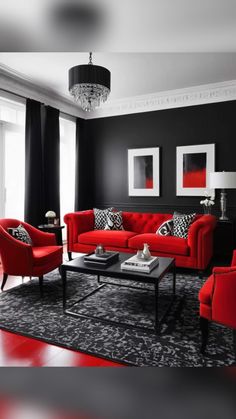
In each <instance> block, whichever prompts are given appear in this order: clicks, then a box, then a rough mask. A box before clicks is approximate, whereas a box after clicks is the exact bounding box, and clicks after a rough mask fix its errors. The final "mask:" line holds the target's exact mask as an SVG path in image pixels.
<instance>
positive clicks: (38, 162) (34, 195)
mask: <svg viewBox="0 0 236 419" xmlns="http://www.w3.org/2000/svg"><path fill="white" fill-rule="evenodd" d="M41 123H42V120H41V103H40V102H37V101H35V100H32V99H27V101H26V126H25V221H26V222H27V223H29V224H32V225H34V226H37V225H38V224H41V223H43V222H44V221H45V219H44V213H43V212H42V208H43V209H44V188H43V183H44V182H43V154H42V129H41Z"/></svg>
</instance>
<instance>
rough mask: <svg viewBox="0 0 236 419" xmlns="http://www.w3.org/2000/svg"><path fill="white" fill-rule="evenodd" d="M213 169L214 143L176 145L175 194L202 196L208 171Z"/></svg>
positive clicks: (208, 191) (209, 190)
mask: <svg viewBox="0 0 236 419" xmlns="http://www.w3.org/2000/svg"><path fill="white" fill-rule="evenodd" d="M214 171H215V144H201V145H191V146H180V147H176V195H177V196H203V195H204V193H205V192H206V191H207V193H208V194H209V195H211V196H212V197H214V196H215V190H214V189H210V188H209V173H211V172H214Z"/></svg>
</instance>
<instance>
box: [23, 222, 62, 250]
mask: <svg viewBox="0 0 236 419" xmlns="http://www.w3.org/2000/svg"><path fill="white" fill-rule="evenodd" d="M21 224H22V225H23V226H24V227H25V229H26V230H27V231H28V233H29V235H30V237H31V239H32V242H33V246H56V244H57V243H56V237H55V234H54V233H45V232H44V231H41V230H39V229H38V228H35V227H33V226H32V225H30V224H28V223H25V222H22V223H21Z"/></svg>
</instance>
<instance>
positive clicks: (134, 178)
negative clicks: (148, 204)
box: [128, 147, 160, 196]
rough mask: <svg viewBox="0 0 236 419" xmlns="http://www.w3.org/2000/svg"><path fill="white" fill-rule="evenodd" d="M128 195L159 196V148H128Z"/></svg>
mask: <svg viewBox="0 0 236 419" xmlns="http://www.w3.org/2000/svg"><path fill="white" fill-rule="evenodd" d="M128 191H129V196H160V148H159V147H150V148H134V149H129V150H128Z"/></svg>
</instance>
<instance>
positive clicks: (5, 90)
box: [0, 87, 79, 118]
mask: <svg viewBox="0 0 236 419" xmlns="http://www.w3.org/2000/svg"><path fill="white" fill-rule="evenodd" d="M0 91H2V92H6V93H10V94H11V95H13V96H18V97H20V98H21V99H31V98H29V97H27V96H23V95H21V94H19V93H13V92H11V90H7V89H3V88H2V87H1V88H0ZM32 100H35V99H32ZM38 102H39V101H38ZM40 103H42V102H40ZM42 105H45V103H42ZM45 106H50V105H45ZM59 112H60V113H63V114H64V115H67V116H70V117H72V118H79V117H77V116H74V115H71V114H69V113H68V112H64V111H61V110H60V109H59Z"/></svg>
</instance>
